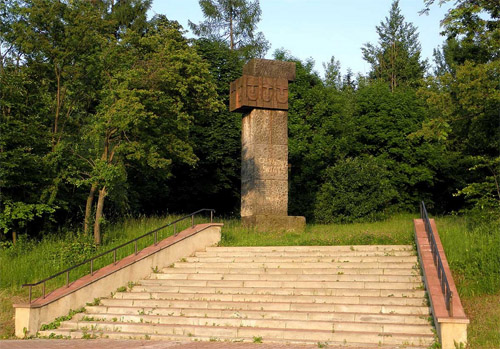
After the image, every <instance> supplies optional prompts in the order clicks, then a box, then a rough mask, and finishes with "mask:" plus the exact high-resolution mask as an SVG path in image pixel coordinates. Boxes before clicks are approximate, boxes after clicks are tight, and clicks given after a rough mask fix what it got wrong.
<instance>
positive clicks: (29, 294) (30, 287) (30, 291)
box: [29, 285, 33, 304]
mask: <svg viewBox="0 0 500 349" xmlns="http://www.w3.org/2000/svg"><path fill="white" fill-rule="evenodd" d="M32 287H33V286H31V285H30V290H29V295H30V296H29V297H30V304H31V288H32Z"/></svg>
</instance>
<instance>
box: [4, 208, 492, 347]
mask: <svg viewBox="0 0 500 349" xmlns="http://www.w3.org/2000/svg"><path fill="white" fill-rule="evenodd" d="M416 216H417V215H416V214H408V213H401V214H395V215H393V216H392V217H390V218H388V219H386V220H384V221H380V222H373V223H353V224H328V225H321V224H308V225H307V227H306V232H305V233H303V234H298V233H287V232H274V233H258V232H255V231H252V230H250V229H248V228H245V227H243V226H241V224H240V221H239V220H237V219H227V220H224V224H225V225H224V228H223V234H222V240H221V243H220V245H221V246H279V245H281V246H286V245H290V246H293V245H366V244H391V245H393V244H394V245H399V244H405V245H409V244H413V224H412V220H413V218H415V217H416ZM176 218H177V216H168V217H150V218H146V217H141V218H137V219H126V220H124V221H123V222H122V223H119V224H115V225H109V226H107V227H106V228H105V234H104V236H103V244H102V246H100V247H99V248H96V247H95V246H94V245H93V244H92V241H91V238H89V237H85V236H81V235H78V234H66V235H57V236H52V237H47V238H45V239H44V240H42V241H39V242H33V241H26V240H23V239H22V238H21V239H20V242H19V243H18V244H17V245H16V246H14V247H9V248H3V249H0V338H10V337H12V336H13V334H14V320H13V314H14V313H13V308H12V304H13V303H21V302H25V301H26V300H27V292H28V291H27V289H22V288H21V287H20V286H21V284H23V283H27V282H34V281H37V280H40V279H43V278H45V277H47V276H49V275H51V274H53V273H56V272H58V271H60V270H62V269H64V268H67V267H69V266H70V265H71V264H72V263H74V262H75V256H79V258H83V259H85V258H87V257H90V256H92V255H96V254H98V253H100V252H102V251H105V250H108V249H110V248H112V247H114V246H117V245H119V244H121V243H123V242H125V241H128V240H130V239H133V238H135V237H137V236H139V235H141V234H144V233H146V232H148V231H150V230H152V229H154V228H157V227H159V226H161V225H164V224H165V223H166V222H170V221H172V220H174V219H176ZM202 221H205V220H203V219H198V220H197V221H196V222H200V223H201V222H202ZM436 223H437V227H438V230H439V235H440V237H441V240H442V242H443V245H444V248H445V251H446V254H447V258H448V262H449V264H450V267H451V269H452V272H453V275H454V279H455V282H456V284H457V288H458V290H459V293H460V296H461V299H462V302H463V305H464V308H465V311H466V313H467V314H468V315H469V317H470V320H471V324H470V326H469V345H468V347H469V348H474V349H475V348H497V347H499V346H500V272H499V270H500V227H495V226H493V227H492V226H487V225H481V226H475V225H474V224H473V223H471V222H470V221H469V220H468V218H466V217H461V216H444V217H436ZM189 224H190V221H189V220H187V221H186V222H184V224H183V225H182V226H179V228H178V231H180V230H181V229H184V228H186V227H187V226H189ZM172 234H173V229H172V228H169V229H167V231H164V232H162V233H161V234H160V235H159V239H162V238H165V237H167V236H169V235H172ZM152 242H153V238H152V237H150V238H149V239H148V240H147V241H142V242H141V243H140V244H139V249H140V248H143V247H145V246H147V245H149V244H151V243H152ZM131 253H133V245H131V246H129V247H128V248H124V249H123V250H122V251H120V252H119V253H118V258H120V257H124V256H126V255H128V254H131ZM111 258H112V256H111V255H110V256H109V258H108V259H106V258H102V259H101V260H98V261H97V262H95V268H99V267H101V266H104V265H106V264H109V263H110V262H111ZM88 272H89V267H88V266H85V267H82V268H81V269H80V270H78V271H75V272H74V273H72V275H71V280H75V279H76V278H78V277H79V276H81V275H84V274H85V273H88ZM64 282H65V280H64V277H63V278H61V280H56V281H55V282H54V283H53V284H51V285H48V289H49V290H51V289H53V288H55V287H58V286H60V285H62V284H63V283H64ZM37 292H38V293H37ZM39 292H40V291H39V290H34V295H37V294H39Z"/></svg>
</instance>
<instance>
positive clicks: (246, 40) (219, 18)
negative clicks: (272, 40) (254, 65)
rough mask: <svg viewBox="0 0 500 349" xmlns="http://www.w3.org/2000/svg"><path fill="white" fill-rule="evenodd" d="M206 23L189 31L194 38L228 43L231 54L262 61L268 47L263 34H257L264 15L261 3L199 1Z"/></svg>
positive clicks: (238, 0)
mask: <svg viewBox="0 0 500 349" xmlns="http://www.w3.org/2000/svg"><path fill="white" fill-rule="evenodd" d="M199 3H200V7H201V10H202V11H203V15H204V17H205V21H204V22H201V23H199V24H194V23H193V22H191V21H189V27H190V28H191V30H192V31H193V32H194V34H196V35H198V36H200V37H204V38H208V39H211V40H218V41H223V42H226V43H227V44H228V45H229V48H230V49H231V50H239V51H240V52H241V53H242V54H243V56H245V57H263V56H264V55H265V53H266V51H267V50H268V49H269V43H268V41H267V40H266V39H265V38H264V34H262V32H258V33H256V32H255V30H256V26H257V23H258V22H259V21H260V15H261V13H262V11H261V9H260V4H259V1H258V0H254V1H250V0H200V2H199Z"/></svg>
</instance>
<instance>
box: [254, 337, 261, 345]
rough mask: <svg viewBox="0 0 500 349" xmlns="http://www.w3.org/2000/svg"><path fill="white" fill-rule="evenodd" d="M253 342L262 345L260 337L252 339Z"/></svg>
mask: <svg viewBox="0 0 500 349" xmlns="http://www.w3.org/2000/svg"><path fill="white" fill-rule="evenodd" d="M253 342H254V343H262V337H255V336H254V337H253Z"/></svg>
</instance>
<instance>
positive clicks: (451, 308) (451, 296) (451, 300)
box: [448, 291, 453, 317]
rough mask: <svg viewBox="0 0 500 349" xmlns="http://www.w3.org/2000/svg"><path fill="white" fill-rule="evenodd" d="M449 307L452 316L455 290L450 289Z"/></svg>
mask: <svg viewBox="0 0 500 349" xmlns="http://www.w3.org/2000/svg"><path fill="white" fill-rule="evenodd" d="M448 302H449V308H450V317H453V292H451V291H450V298H449V301H448Z"/></svg>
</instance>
